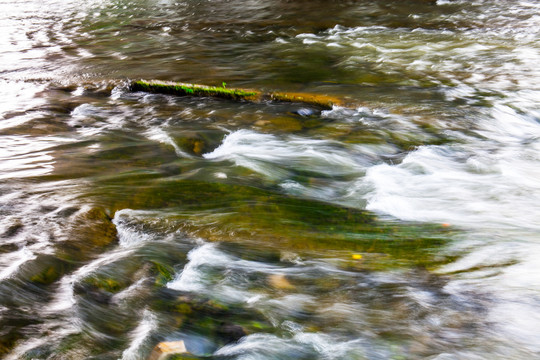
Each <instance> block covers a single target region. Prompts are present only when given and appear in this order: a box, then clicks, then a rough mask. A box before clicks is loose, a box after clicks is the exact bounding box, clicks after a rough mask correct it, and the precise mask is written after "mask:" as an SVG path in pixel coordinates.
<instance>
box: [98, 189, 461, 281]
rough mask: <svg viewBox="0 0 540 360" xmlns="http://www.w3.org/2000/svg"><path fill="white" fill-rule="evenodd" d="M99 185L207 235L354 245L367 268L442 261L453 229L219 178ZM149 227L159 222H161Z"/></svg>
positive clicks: (114, 202) (319, 246)
mask: <svg viewBox="0 0 540 360" xmlns="http://www.w3.org/2000/svg"><path fill="white" fill-rule="evenodd" d="M100 188H101V189H102V190H103V191H105V192H106V193H105V194H103V196H107V197H108V199H107V200H106V202H108V203H110V204H111V206H112V208H111V210H112V211H116V210H120V209H124V208H130V209H144V210H149V209H159V211H160V218H161V219H162V221H163V227H164V228H169V229H178V230H182V231H184V232H186V233H188V234H190V235H192V236H195V237H202V238H204V239H207V240H210V241H233V242H238V241H250V240H251V239H257V241H259V242H260V243H261V244H263V246H264V244H267V245H269V246H279V245H278V244H281V245H280V246H286V247H287V248H290V249H295V250H299V251H301V250H307V251H310V250H323V249H328V250H332V251H334V252H336V253H339V252H341V251H345V252H347V251H354V252H359V253H361V254H365V261H362V262H361V264H362V266H366V267H370V266H371V267H376V266H378V265H382V264H384V266H402V265H404V264H407V263H408V264H422V265H427V266H433V265H434V263H437V262H439V261H444V259H442V260H440V259H439V257H437V256H435V252H436V251H435V249H437V248H438V247H440V246H442V245H444V243H445V240H443V239H444V238H447V235H448V234H447V233H448V232H449V231H452V230H451V229H447V228H444V227H441V226H440V225H437V224H435V225H429V224H427V225H426V224H415V223H401V222H400V223H391V222H387V221H381V220H379V219H378V218H377V217H376V216H375V215H374V214H372V213H370V212H368V211H364V210H359V209H355V208H350V207H346V206H339V205H335V204H329V203H325V202H321V201H316V200H306V199H299V198H295V197H292V196H287V195H282V194H279V193H275V192H273V191H269V190H264V189H260V188H255V187H251V186H241V185H232V184H227V183H219V182H213V183H212V182H204V181H197V180H169V181H159V182H153V181H151V180H150V182H148V181H135V180H134V179H132V181H131V182H130V184H129V186H126V184H123V185H121V184H114V183H110V184H109V185H107V184H102V186H100ZM110 194H114V196H113V197H112V198H111V197H110ZM104 200H105V199H104ZM148 225H149V226H151V227H152V226H154V227H155V226H158V227H159V221H157V222H156V221H153V224H148ZM151 227H150V228H151ZM155 231H158V232H159V231H161V230H160V229H159V228H156V229H155ZM355 266H356V265H355ZM160 281H164V280H160Z"/></svg>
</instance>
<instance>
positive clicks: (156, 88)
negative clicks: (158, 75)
mask: <svg viewBox="0 0 540 360" xmlns="http://www.w3.org/2000/svg"><path fill="white" fill-rule="evenodd" d="M131 89H132V90H133V91H147V92H152V93H160V94H171V95H179V96H208V97H218V98H223V99H231V100H249V101H253V100H256V99H258V98H259V96H260V95H261V94H260V93H259V92H258V91H255V90H243V89H227V88H224V87H217V86H206V85H198V84H187V83H176V82H167V81H143V80H139V81H134V82H133V83H132V84H131Z"/></svg>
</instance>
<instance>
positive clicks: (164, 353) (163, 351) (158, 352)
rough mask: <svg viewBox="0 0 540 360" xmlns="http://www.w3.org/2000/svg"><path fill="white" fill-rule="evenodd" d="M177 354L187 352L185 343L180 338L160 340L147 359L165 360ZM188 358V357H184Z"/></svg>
mask: <svg viewBox="0 0 540 360" xmlns="http://www.w3.org/2000/svg"><path fill="white" fill-rule="evenodd" d="M177 354H189V352H188V351H187V349H186V345H185V344H184V342H183V341H182V340H179V341H166V342H160V343H159V344H157V345H156V347H154V350H152V353H151V354H150V357H149V358H148V360H165V359H168V358H169V357H170V356H171V355H177ZM175 358H176V359H182V358H184V357H175ZM186 358H187V359H189V357H186Z"/></svg>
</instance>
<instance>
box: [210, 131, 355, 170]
mask: <svg viewBox="0 0 540 360" xmlns="http://www.w3.org/2000/svg"><path fill="white" fill-rule="evenodd" d="M203 156H204V157H205V158H206V159H211V160H232V161H234V162H235V164H236V165H238V166H243V167H246V168H248V169H251V170H253V171H256V172H258V173H261V174H264V175H265V176H267V177H268V178H271V179H284V178H286V177H287V176H288V175H289V173H290V171H291V170H292V169H300V170H305V171H312V172H320V173H323V174H328V173H330V174H334V175H350V174H358V173H359V172H361V171H362V170H363V168H362V166H361V165H360V163H359V162H357V161H355V159H354V158H353V157H352V156H351V155H350V153H349V152H348V151H347V149H346V148H344V146H343V144H341V143H338V142H333V141H329V140H314V139H308V138H301V137H296V136H290V137H287V138H286V139H280V138H279V137H277V136H275V135H269V134H261V133H257V132H254V131H250V130H239V131H235V132H233V133H231V134H229V135H227V136H226V137H225V139H224V140H223V143H222V144H221V145H220V146H219V147H218V148H217V149H215V150H214V151H212V152H211V153H207V154H204V155H203Z"/></svg>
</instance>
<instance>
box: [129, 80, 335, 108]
mask: <svg viewBox="0 0 540 360" xmlns="http://www.w3.org/2000/svg"><path fill="white" fill-rule="evenodd" d="M131 90H132V91H146V92H151V93H159V94H170V95H178V96H201V97H203V96H207V97H217V98H222V99H230V100H245V101H253V102H260V101H268V100H270V101H280V102H291V103H304V104H308V105H313V106H316V107H319V108H322V109H332V107H333V106H334V105H343V101H342V100H341V99H338V98H335V97H331V96H327V95H319V94H308V93H288V92H270V93H262V92H260V91H257V90H246V89H235V88H225V87H216V86H207V85H198V84H189V83H177V82H170V81H158V80H151V81H144V80H137V81H134V82H132V83H131Z"/></svg>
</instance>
